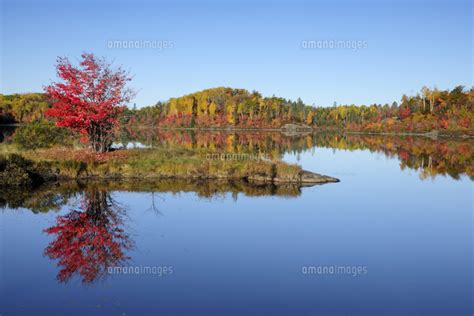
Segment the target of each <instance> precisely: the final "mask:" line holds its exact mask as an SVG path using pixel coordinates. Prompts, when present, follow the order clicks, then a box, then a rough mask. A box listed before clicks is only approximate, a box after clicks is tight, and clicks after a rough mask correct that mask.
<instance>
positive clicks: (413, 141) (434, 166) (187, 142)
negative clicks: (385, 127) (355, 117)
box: [119, 129, 474, 180]
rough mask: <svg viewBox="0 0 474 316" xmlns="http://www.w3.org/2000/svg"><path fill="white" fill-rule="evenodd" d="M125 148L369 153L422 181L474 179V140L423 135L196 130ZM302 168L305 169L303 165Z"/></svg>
mask: <svg viewBox="0 0 474 316" xmlns="http://www.w3.org/2000/svg"><path fill="white" fill-rule="evenodd" d="M119 141H120V143H121V144H122V145H123V146H127V145H128V144H130V143H133V144H137V143H139V144H140V145H144V146H147V147H158V146H165V147H166V146H179V147H185V148H188V149H205V150H206V151H208V152H216V153H225V154H228V153H230V154H232V153H239V154H241V153H247V154H253V155H264V156H266V157H270V158H282V157H283V155H284V154H286V153H290V154H298V153H302V152H305V151H308V150H312V149H315V148H332V149H334V150H350V151H355V150H368V151H370V152H373V153H381V154H384V155H385V156H387V157H390V158H396V159H398V160H399V161H400V169H401V170H404V169H412V170H415V171H417V172H418V173H419V176H420V179H428V178H433V177H436V176H438V175H445V176H446V175H447V176H450V177H452V178H453V179H459V178H460V177H461V176H463V175H467V176H469V177H470V178H471V180H474V139H473V138H459V137H458V138H446V137H439V138H430V137H425V136H414V135H405V136H396V135H369V134H350V133H328V132H314V133H306V134H298V135H287V134H284V133H281V132H275V131H273V132H272V131H258V132H256V131H227V132H223V131H194V130H181V131H177V130H150V129H133V130H130V129H129V130H123V131H122V133H121V134H120V138H119ZM303 167H304V166H303Z"/></svg>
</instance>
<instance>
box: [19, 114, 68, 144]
mask: <svg viewBox="0 0 474 316" xmlns="http://www.w3.org/2000/svg"><path fill="white" fill-rule="evenodd" d="M13 141H14V142H15V143H16V144H18V145H19V146H20V147H22V148H25V149H37V148H48V147H51V146H53V145H67V144H70V143H71V141H72V137H71V134H70V133H69V132H68V131H67V130H65V129H64V128H60V127H56V126H55V125H54V124H52V123H50V122H48V121H39V122H35V123H32V124H28V125H26V126H23V127H20V128H19V129H18V130H17V131H16V133H15V135H14V136H13Z"/></svg>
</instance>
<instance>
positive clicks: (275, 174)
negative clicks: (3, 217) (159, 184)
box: [0, 145, 303, 185]
mask: <svg viewBox="0 0 474 316" xmlns="http://www.w3.org/2000/svg"><path fill="white" fill-rule="evenodd" d="M0 154H1V155H2V156H3V157H15V158H14V159H13V162H12V163H11V164H10V166H7V164H6V163H3V165H4V167H1V166H0V173H2V174H3V179H4V180H3V182H4V183H6V184H7V185H8V184H10V185H12V184H15V183H17V181H15V179H16V178H18V177H27V175H28V174H30V175H33V177H36V175H37V174H39V175H41V176H43V177H45V178H47V179H49V178H52V177H54V178H57V179H140V180H149V179H164V178H175V179H235V180H246V181H249V182H274V181H275V182H289V183H297V182H299V180H301V174H302V172H303V171H302V169H301V167H299V166H297V165H290V164H286V163H284V162H281V161H270V160H265V161H264V160H245V159H243V160H238V159H237V160H234V159H232V157H230V158H231V159H229V160H227V159H209V153H208V152H204V151H203V150H199V149H197V150H190V149H184V148H173V147H168V148H153V149H143V148H141V149H120V150H115V151H112V152H109V153H105V154H97V153H94V152H92V151H90V150H87V149H81V148H70V147H54V148H48V149H36V150H20V149H18V148H17V147H15V146H14V145H6V146H2V148H1V151H0ZM12 155H13V156H12ZM18 157H23V158H24V160H21V159H20V158H18ZM3 160H4V161H6V160H5V158H3ZM21 169H24V170H23V171H24V172H23V173H22V172H21ZM9 181H10V182H9ZM27 182H28V181H26V182H25V183H27ZM19 183H23V182H22V181H19Z"/></svg>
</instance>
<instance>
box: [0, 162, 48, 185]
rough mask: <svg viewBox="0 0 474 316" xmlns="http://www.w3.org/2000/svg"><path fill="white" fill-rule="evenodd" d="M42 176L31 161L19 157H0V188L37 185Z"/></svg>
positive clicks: (42, 179)
mask: <svg viewBox="0 0 474 316" xmlns="http://www.w3.org/2000/svg"><path fill="white" fill-rule="evenodd" d="M43 182H44V178H43V176H41V174H40V172H39V171H38V169H37V168H36V166H35V165H34V163H33V162H32V161H31V160H27V159H25V158H23V157H22V156H20V155H17V154H12V155H9V156H0V187H7V186H8V187H10V186H15V187H21V186H32V185H38V184H41V183H43Z"/></svg>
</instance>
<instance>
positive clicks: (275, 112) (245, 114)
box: [133, 87, 314, 128]
mask: <svg viewBox="0 0 474 316" xmlns="http://www.w3.org/2000/svg"><path fill="white" fill-rule="evenodd" d="M313 110H314V109H313V108H312V107H310V106H306V105H305V104H304V103H303V102H302V101H301V100H297V101H295V102H293V101H290V100H287V99H284V98H279V97H262V95H261V94H260V93H258V92H256V91H253V92H249V91H247V90H245V89H232V88H225V87H219V88H213V89H206V90H202V91H199V92H195V93H192V94H188V95H185V96H182V97H179V98H171V99H170V100H169V101H168V102H165V103H158V104H157V105H155V106H153V107H148V108H144V109H140V110H137V111H134V113H133V114H134V119H133V123H137V122H138V123H145V124H147V123H152V122H150V120H153V121H154V123H158V122H159V124H160V125H161V126H169V127H178V126H181V127H196V126H201V127H203V126H220V127H223V126H235V127H249V128H261V127H280V126H282V125H283V124H285V123H290V122H291V123H307V124H310V125H311V124H313V123H314V114H313Z"/></svg>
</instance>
